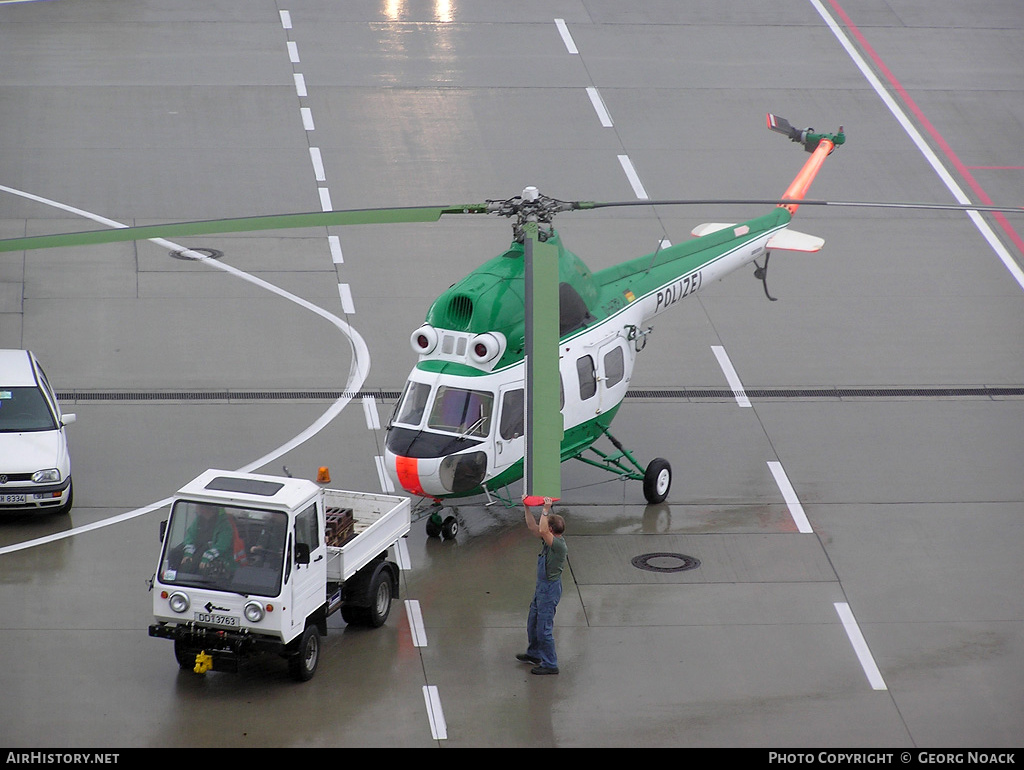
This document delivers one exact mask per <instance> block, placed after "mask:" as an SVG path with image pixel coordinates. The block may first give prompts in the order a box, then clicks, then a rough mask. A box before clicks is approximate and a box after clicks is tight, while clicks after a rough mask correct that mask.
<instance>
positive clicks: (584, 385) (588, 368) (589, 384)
mask: <svg viewBox="0 0 1024 770" xmlns="http://www.w3.org/2000/svg"><path fill="white" fill-rule="evenodd" d="M576 374H577V375H578V376H579V379H580V398H581V399H582V400H584V401H586V400H587V399H588V398H590V397H591V396H593V395H594V394H595V393H597V377H595V376H594V359H593V358H591V357H590V356H580V357H579V358H577V359H576Z"/></svg>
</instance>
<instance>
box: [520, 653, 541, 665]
mask: <svg viewBox="0 0 1024 770" xmlns="http://www.w3.org/2000/svg"><path fill="white" fill-rule="evenodd" d="M516 660H518V661H519V662H520V663H532V664H533V665H535V666H539V665H540V658H535V657H533V656H532V655H527V654H526V653H525V652H521V653H519V654H518V655H516Z"/></svg>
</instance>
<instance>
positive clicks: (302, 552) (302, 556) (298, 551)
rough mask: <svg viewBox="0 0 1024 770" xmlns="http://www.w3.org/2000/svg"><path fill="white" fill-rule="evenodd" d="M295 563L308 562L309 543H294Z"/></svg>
mask: <svg viewBox="0 0 1024 770" xmlns="http://www.w3.org/2000/svg"><path fill="white" fill-rule="evenodd" d="M295 563H296V564H309V544H308V543H296V544H295Z"/></svg>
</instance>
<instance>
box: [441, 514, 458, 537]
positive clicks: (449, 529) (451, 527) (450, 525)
mask: <svg viewBox="0 0 1024 770" xmlns="http://www.w3.org/2000/svg"><path fill="white" fill-rule="evenodd" d="M457 534H459V522H458V519H456V518H455V517H454V516H449V517H448V518H447V519H445V520H444V522H443V523H442V524H441V535H442V537H444V539H445V540H454V539H455V536H456V535H457Z"/></svg>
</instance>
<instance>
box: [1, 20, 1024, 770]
mask: <svg viewBox="0 0 1024 770" xmlns="http://www.w3.org/2000/svg"><path fill="white" fill-rule="evenodd" d="M1022 39H1024V6H1022V5H1021V4H1020V3H1019V2H1014V1H1013V0H1002V1H1001V2H1000V1H999V0H993V1H992V2H981V3H961V2H956V1H955V0H843V1H842V2H818V0H776V2H772V3H770V4H751V3H746V2H739V1H738V0H716V1H715V2H699V1H694V2H671V1H670V0H644V1H642V2H631V3H622V2H615V1H613V0H554V1H553V2H548V1H546V2H534V1H532V0H531V1H529V2H516V3H501V2H495V1H493V0H474V2H469V1H468V0H452V1H451V2H441V1H440V0H438V1H437V2H425V1H424V2H414V1H409V2H403V1H402V0H394V1H393V2H369V0H365V1H362V2H359V1H356V2H346V3H330V2H324V0H294V2H268V1H267V0H220V1H219V2H213V3H211V2H205V1H204V2H198V1H197V0H179V1H178V2H175V3H157V2H128V1H127V0H125V1H123V2H122V1H117V0H104V1H101V0H77V1H76V2H70V0H49V1H48V2H26V3H10V2H4V3H0V185H2V189H0V237H3V238H9V237H18V236H21V235H29V234H38V233H49V232H70V231H77V230H84V229H91V228H96V227H108V226H116V224H115V223H121V224H148V223H157V222H166V221H184V220H194V219H214V218H219V217H229V216H246V215H255V214H270V213H279V212H298V211H318V210H321V209H322V208H335V209H344V208H365V207H372V206H409V205H434V204H450V203H461V202H470V201H480V200H485V199H488V198H507V197H511V196H513V195H517V194H519V193H520V191H521V190H522V189H523V188H524V187H525V186H527V185H536V186H537V187H539V188H540V190H541V191H542V192H544V193H547V194H548V195H551V196H553V197H556V198H561V199H567V200H569V199H573V200H603V201H619V200H621V201H625V200H636V199H637V198H641V197H645V196H646V197H649V198H650V199H666V198H684V197H692V198H701V199H706V198H730V199H732V198H744V199H747V198H772V197H774V196H778V195H781V194H782V192H783V190H784V189H785V188H786V186H787V185H788V183H789V182H790V180H791V179H792V178H793V176H794V175H795V174H796V172H797V171H798V170H799V168H800V166H801V164H802V163H803V161H804V158H805V157H806V156H805V155H804V153H803V152H802V151H801V150H800V148H799V147H797V146H794V145H791V144H790V143H788V142H787V141H786V140H785V139H784V138H783V137H780V136H779V135H777V134H773V133H771V132H769V131H767V130H766V129H765V125H764V116H765V113H766V112H769V111H770V112H774V113H776V114H778V115H781V116H784V117H787V118H788V119H789V120H791V121H792V122H793V123H794V125H799V126H814V127H816V128H817V129H818V130H820V131H835V130H837V129H838V128H839V126H840V125H843V126H844V128H845V131H846V133H847V136H848V140H847V143H846V145H845V146H843V147H841V148H839V149H838V151H837V152H835V153H834V154H833V155H832V156H831V157H830V158H829V159H828V161H827V162H826V164H825V167H824V169H823V171H822V172H821V173H820V175H819V176H818V179H817V181H816V182H815V184H814V186H813V187H812V189H811V192H810V197H812V198H816V199H828V200H842V201H925V202H934V203H955V202H957V201H958V200H960V201H961V202H967V201H970V202H974V203H986V202H988V201H993V202H996V203H1000V204H1009V205H1017V206H1020V205H1022V204H1024V200H1022V198H1024V195H1022V193H1024V155H1022V153H1021V149H1020V147H1021V144H1020V137H1021V135H1022V133H1024V132H1022V128H1024V79H1022V78H1021V72H1024V46H1022V45H1021V41H1022ZM763 210H765V207H763V206H762V207H757V206H754V207H751V206H731V207H730V206H721V205H718V206H709V205H704V206H702V205H697V206H692V207H675V208H671V209H669V208H668V207H658V208H656V209H653V210H651V209H647V208H629V209H618V210H615V209H613V210H602V211H599V212H592V213H583V212H577V213H570V214H565V215H563V216H562V217H560V218H559V219H558V220H556V226H557V227H558V229H559V231H560V233H561V234H562V237H563V240H564V241H565V243H566V245H567V246H568V247H569V248H570V249H572V250H573V251H575V252H576V253H577V254H579V255H580V256H581V257H583V259H584V260H586V261H587V262H588V264H589V265H590V267H591V268H592V269H599V268H602V267H606V266H609V265H611V264H614V263H615V262H617V261H620V260H623V259H625V258H627V257H630V256H636V255H638V254H643V253H647V252H649V251H652V250H653V249H654V247H655V246H656V245H657V243H658V242H659V241H660V240H661V239H669V240H671V241H673V242H676V241H678V240H681V239H683V238H686V237H688V234H689V232H690V229H691V228H692V227H693V226H695V225H696V224H698V223H700V222H704V221H736V220H737V219H745V218H749V217H750V216H753V215H756V214H758V213H762V211H763ZM794 227H795V229H797V230H801V231H804V232H808V233H812V234H814V235H819V236H821V237H823V238H824V239H825V241H826V245H825V248H824V249H823V250H822V251H821V252H820V253H818V254H810V255H804V254H786V253H781V254H778V255H777V256H776V257H775V259H774V260H772V262H771V269H770V271H769V274H768V279H767V288H768V290H769V291H770V292H771V293H772V295H773V296H775V297H777V298H778V301H776V302H770V301H768V300H767V299H766V297H765V292H764V289H763V287H762V285H761V283H760V282H759V281H757V280H755V279H754V278H753V276H752V275H751V274H750V273H746V272H745V271H744V272H743V273H740V274H734V275H732V276H729V277H727V278H726V279H725V280H724V281H722V282H721V283H719V284H715V285H713V286H708V287H705V288H704V289H703V290H702V291H701V293H700V294H698V295H696V296H695V297H693V298H692V299H690V300H688V301H687V302H685V303H682V305H681V306H680V307H679V308H678V309H677V310H676V311H675V312H673V313H668V314H665V315H663V316H661V317H660V319H659V322H658V323H657V324H656V325H655V328H654V333H653V334H652V335H651V338H650V342H649V344H648V345H647V349H646V350H645V351H644V352H643V354H642V355H641V356H640V357H639V360H638V365H637V368H636V370H635V372H634V374H633V379H632V382H631V391H630V396H629V397H628V398H627V400H626V402H625V404H624V405H623V407H622V409H621V410H620V412H619V415H618V417H617V419H616V422H615V424H614V426H613V429H614V432H615V434H616V436H617V437H618V438H619V439H620V440H622V441H623V443H624V444H625V445H626V446H628V447H630V448H631V449H632V450H633V451H634V452H635V453H636V454H637V455H638V457H639V458H640V459H641V461H642V462H646V461H647V460H648V459H650V458H652V457H655V456H660V457H665V458H667V459H668V460H669V461H670V462H671V463H672V465H673V469H674V481H673V486H672V490H671V494H670V497H669V499H668V501H667V502H666V503H665V504H663V505H659V506H645V504H644V499H643V495H642V493H641V490H640V485H639V483H638V482H628V481H626V482H624V481H622V480H620V479H616V478H614V477H612V476H610V475H608V474H604V473H602V472H601V471H600V470H598V469H594V468H590V467H588V466H585V465H583V464H580V463H568V464H565V465H563V469H562V470H563V474H562V479H563V482H562V483H563V503H561V504H560V505H559V506H558V510H560V511H561V512H562V513H564V515H565V516H566V519H567V523H568V530H567V539H568V542H569V547H570V557H569V561H570V566H569V570H568V571H567V574H566V576H565V580H564V582H565V592H564V596H563V599H562V602H561V605H560V606H559V609H558V615H557V619H556V639H557V644H558V651H559V657H560V664H561V673H560V675H559V676H557V677H536V676H531V675H530V673H529V669H528V668H527V667H524V666H522V665H521V664H517V663H516V661H515V659H514V655H515V654H516V653H518V652H521V651H522V650H523V649H524V647H525V630H524V627H525V619H526V611H527V606H528V604H529V601H530V598H531V595H532V588H533V577H534V556H535V553H536V551H537V545H536V541H535V540H533V539H531V538H530V537H529V536H528V533H527V531H526V528H525V526H524V525H523V523H522V513H521V511H520V510H519V509H516V508H506V507H503V506H500V505H492V506H487V505H485V504H484V502H485V501H483V500H473V501H469V502H467V503H465V504H460V505H459V506H458V509H457V512H458V515H459V517H460V519H461V521H462V528H461V531H460V533H459V535H458V537H457V538H456V539H455V540H454V541H442V540H438V539H429V538H427V536H426V534H425V532H424V528H423V526H422V522H419V523H417V524H414V526H413V530H412V532H411V534H410V536H409V537H408V538H407V540H406V542H405V543H404V546H403V549H402V553H401V554H399V557H400V558H401V559H402V562H403V567H404V569H403V579H402V594H401V597H400V600H399V601H398V602H396V603H395V605H394V607H393V610H392V614H391V616H390V618H389V620H388V622H387V624H386V625H385V626H384V627H383V628H381V629H377V630H373V631H368V630H361V629H360V630H355V629H348V628H346V626H345V624H344V622H343V621H342V620H341V619H340V618H332V619H331V633H330V634H329V636H328V637H327V638H326V640H325V645H324V655H323V658H322V660H321V664H320V669H319V671H318V673H317V675H316V677H315V678H314V679H313V680H312V681H311V682H308V683H305V684H296V683H294V682H292V681H291V680H290V679H289V678H288V675H287V671H286V667H285V665H284V663H283V661H281V660H279V659H267V660H260V661H254V662H252V663H250V664H248V665H246V666H245V667H244V668H243V670H242V671H241V672H240V673H238V674H222V673H210V674H206V675H205V676H198V675H195V674H193V673H191V672H183V671H179V669H178V666H177V664H176V662H175V660H174V656H173V654H172V650H171V645H170V643H168V642H165V641H161V640H156V639H151V638H149V636H148V634H147V626H148V624H149V622H150V620H151V596H150V594H149V592H148V588H147V581H148V579H149V578H150V576H151V575H152V574H153V571H154V568H155V564H156V558H157V549H158V536H157V532H158V523H159V521H160V520H161V519H163V518H165V516H166V501H167V499H168V497H169V496H170V495H172V494H173V493H174V491H175V490H176V489H178V488H179V487H181V486H183V485H184V484H185V483H186V482H187V481H189V480H190V479H192V478H193V477H195V476H196V475H198V474H199V473H200V472H202V471H203V470H205V469H206V468H210V467H219V468H230V469H234V468H242V467H246V468H252V469H259V470H261V471H263V472H269V473H282V472H283V470H282V469H283V468H284V467H287V468H288V470H289V472H291V473H292V474H294V475H296V476H307V477H312V476H314V475H315V474H316V469H317V468H318V467H319V466H328V467H329V468H330V473H331V476H332V484H333V485H334V486H337V487H341V488H347V489H364V490H367V491H381V490H382V488H383V486H384V485H385V483H386V482H384V480H383V479H382V477H381V476H380V474H379V473H378V465H377V460H376V458H377V457H378V456H380V455H381V454H382V440H383V432H382V429H381V426H382V425H384V424H386V423H387V420H388V417H389V415H390V412H391V409H392V408H393V405H394V401H395V398H396V396H397V393H398V392H399V391H400V390H401V388H402V386H403V384H404V381H405V377H406V375H407V374H408V372H409V370H410V369H411V367H412V365H413V362H414V356H413V353H412V351H411V349H410V347H409V344H408V341H407V338H408V335H409V333H410V332H411V331H412V330H413V329H414V328H416V327H417V326H418V325H419V324H420V323H421V322H422V319H423V315H424V313H425V312H426V309H427V307H428V305H429V303H430V301H431V300H432V299H433V298H434V297H435V296H436V295H437V294H439V293H440V292H441V291H443V290H444V289H445V288H447V287H448V286H449V285H450V284H451V283H453V282H454V281H455V280H456V279H457V278H458V277H459V276H460V275H462V274H463V273H464V272H465V271H467V270H469V269H470V268H471V267H472V266H474V265H475V264H477V263H479V262H480V261H482V260H484V259H487V258H489V257H491V256H494V255H495V254H498V253H500V252H501V251H503V250H504V249H505V247H506V246H507V245H508V242H509V239H510V236H511V232H510V230H509V229H508V223H507V222H506V221H505V220H495V219H492V218H487V217H479V218H466V219H459V218H457V217H456V218H450V219H443V220H442V221H441V222H439V223H437V224H430V225H399V226H382V227H376V226H374V227H371V226H362V227H352V228H336V229H335V228H332V229H330V230H318V231H311V230H301V231H278V232H266V233H254V234H243V235H235V236H218V237H209V238H200V239H196V238H193V239H189V240H188V242H187V243H183V244H177V243H174V244H166V243H162V244H154V243H150V242H145V241H143V242H139V243H122V244H114V245H110V246H92V247H68V248H61V249H50V250H45V251H27V252H15V253H6V254H0V347H12V348H29V349H31V350H33V351H34V352H35V353H36V354H37V355H38V356H39V357H40V359H41V360H42V362H43V364H44V366H45V367H46V368H47V370H48V373H49V375H50V379H51V381H52V382H53V383H54V386H55V388H56V389H57V390H58V391H59V392H60V394H61V398H62V402H63V406H64V409H65V411H67V412H74V413H76V414H77V422H76V423H75V424H74V425H72V426H71V427H70V429H69V435H70V443H71V452H72V459H73V466H74V482H75V501H76V505H75V508H74V510H73V511H72V512H71V513H70V515H68V516H66V517H61V518H54V517H49V516H44V517H28V516H4V517H3V518H2V520H0V648H2V649H3V650H4V652H5V663H6V665H5V666H4V667H3V669H2V670H0V693H2V697H0V747H4V748H8V749H13V748H16V747H22V748H63V749H71V748H80V749H84V748H96V749H111V748H116V747H120V748H131V747H196V748H199V747H273V746H296V747H318V746H373V747H453V748H454V747H549V746H558V747H598V746H600V747H604V746H607V747H613V746H615V747H622V746H626V747H659V746H664V747H689V746H710V747H727V746H729V747H765V748H793V747H798V748H799V747H808V748H809V747H819V748H823V749H827V748H830V747H847V748H849V747H863V748H878V749H888V750H894V751H896V750H909V751H911V752H912V756H913V757H914V758H917V757H918V753H917V752H916V751H914V750H915V749H917V750H922V749H939V748H942V749H948V748H988V749H997V748H1000V749H1006V748H1010V749H1012V748H1015V747H1019V746H1020V745H1022V743H1024V591H1022V590H1021V589H1022V586H1024V567H1022V566H1021V565H1022V562H1021V558H1020V553H1021V550H1022V546H1024V473H1022V472H1021V466H1022V458H1024V276H1022V273H1021V269H1020V267H1019V265H1020V264H1021V263H1022V261H1024V257H1022V239H1021V233H1024V218H1022V217H1021V216H1018V215H1008V216H1006V217H1002V216H996V215H992V214H985V215H972V216H969V215H967V214H963V213H952V212H936V211H917V210H899V209H865V208H837V207H812V206H805V207H803V208H801V209H800V211H799V212H798V214H797V217H796V221H795V223H794ZM184 248H191V249H205V250H208V251H207V252H206V253H208V254H210V255H212V256H213V257H214V258H212V259H208V260H205V261H197V260H190V259H187V258H181V255H180V254H179V255H177V258H175V254H174V252H176V251H178V250H180V249H184ZM253 278H255V279H258V281H254V280H253ZM727 371H729V372H730V375H731V373H732V372H734V373H735V377H734V379H733V380H732V381H730V380H729V379H728V377H729V376H730V375H727V373H726V372H727ZM734 391H735V393H734ZM520 491H521V490H520V489H518V488H516V487H513V488H511V489H510V494H511V495H512V497H513V499H518V496H519V494H520ZM664 553H667V554H677V555H680V556H685V557H688V558H687V559H686V560H683V559H681V558H679V556H673V557H659V556H656V554H664ZM638 558H639V563H640V564H641V566H644V565H646V566H647V567H654V568H655V569H654V570H651V569H642V568H640V567H637V566H635V564H634V561H635V560H637V559H638ZM684 565H685V566H687V567H690V568H689V569H676V568H677V567H682V566H684ZM420 617H421V618H422V626H421V627H420V626H418V623H419V620H418V618H420Z"/></svg>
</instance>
